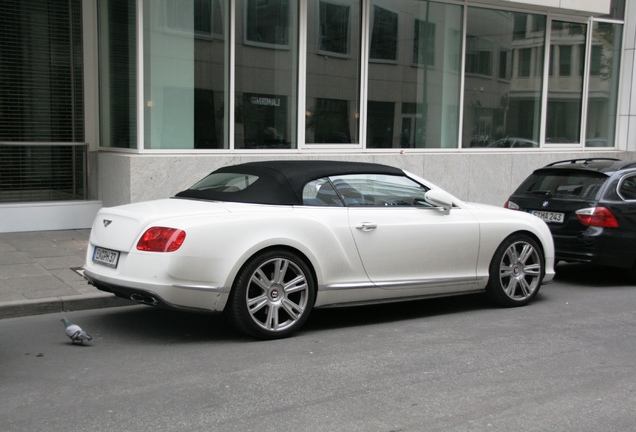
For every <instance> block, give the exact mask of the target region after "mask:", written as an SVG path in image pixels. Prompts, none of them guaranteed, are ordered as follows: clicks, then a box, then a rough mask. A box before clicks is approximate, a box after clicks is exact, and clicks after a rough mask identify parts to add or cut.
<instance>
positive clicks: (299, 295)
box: [226, 250, 316, 339]
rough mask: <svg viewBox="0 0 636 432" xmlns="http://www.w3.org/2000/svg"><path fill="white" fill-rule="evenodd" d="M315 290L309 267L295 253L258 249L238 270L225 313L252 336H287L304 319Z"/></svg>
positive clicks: (310, 305) (236, 325)
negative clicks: (259, 251) (261, 250)
mask: <svg viewBox="0 0 636 432" xmlns="http://www.w3.org/2000/svg"><path fill="white" fill-rule="evenodd" d="M315 291H316V289H315V282H314V278H313V276H312V272H311V269H310V268H309V266H308V265H307V264H306V263H305V261H304V260H303V259H301V258H300V257H299V256H298V255H297V254H295V253H293V252H289V251H285V250H269V251H265V252H261V253H259V254H257V255H255V256H254V257H252V258H251V259H250V260H249V261H248V262H247V263H246V264H245V265H244V266H243V268H242V269H241V270H240V271H239V273H238V275H237V277H236V280H235V282H234V286H233V287H232V292H231V293H230V298H229V301H228V307H227V308H226V315H227V316H228V318H229V319H230V321H231V322H232V323H233V324H234V326H235V327H236V328H237V329H238V330H240V331H242V332H244V333H247V334H248V335H251V336H254V337H256V338H259V339H279V338H283V337H287V336H289V335H291V334H292V333H293V332H295V331H296V330H298V329H299V328H300V327H301V326H302V325H303V324H304V322H305V321H306V320H307V317H308V316H309V313H310V312H311V309H312V307H313V305H314V299H315Z"/></svg>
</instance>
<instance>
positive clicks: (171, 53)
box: [143, 0, 227, 149]
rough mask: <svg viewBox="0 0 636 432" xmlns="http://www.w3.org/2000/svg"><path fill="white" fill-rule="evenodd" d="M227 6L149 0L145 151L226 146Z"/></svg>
mask: <svg viewBox="0 0 636 432" xmlns="http://www.w3.org/2000/svg"><path fill="white" fill-rule="evenodd" d="M223 5H224V2H222V1H221V0H179V1H176V0H145V2H144V18H143V20H144V21H143V22H144V37H143V40H144V50H143V52H144V59H143V60H144V74H145V76H144V101H143V103H144V110H145V111H144V137H145V143H144V147H145V148H152V149H192V148H201V149H208V148H212V149H216V148H227V144H226V141H227V140H226V139H225V127H224V126H225V124H224V118H225V115H224V105H225V101H224V98H225V91H224V83H225V70H226V64H225V58H226V55H225V52H226V46H225V39H226V38H225V36H224V31H225V29H224V27H223V23H224V19H223V18H224V17H225V10H224V7H223ZM202 14H205V16H203V15H202Z"/></svg>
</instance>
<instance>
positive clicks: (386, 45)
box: [369, 5, 398, 62]
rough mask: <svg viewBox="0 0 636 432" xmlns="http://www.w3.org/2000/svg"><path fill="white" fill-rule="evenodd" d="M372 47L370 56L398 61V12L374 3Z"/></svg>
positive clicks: (378, 59) (374, 58) (376, 58)
mask: <svg viewBox="0 0 636 432" xmlns="http://www.w3.org/2000/svg"><path fill="white" fill-rule="evenodd" d="M371 20H372V22H373V24H372V28H371V47H370V49H369V58H370V59H372V60H376V61H382V60H385V61H393V62H394V61H396V60H397V44H398V14H397V13H396V12H393V11H391V10H388V9H385V8H383V7H380V6H378V5H373V9H372V16H371Z"/></svg>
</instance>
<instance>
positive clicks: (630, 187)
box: [618, 175, 636, 200]
mask: <svg viewBox="0 0 636 432" xmlns="http://www.w3.org/2000/svg"><path fill="white" fill-rule="evenodd" d="M618 195H619V196H620V197H621V198H622V199H624V200H636V176H633V175H631V176H625V177H623V178H622V179H621V182H620V185H619V186H618Z"/></svg>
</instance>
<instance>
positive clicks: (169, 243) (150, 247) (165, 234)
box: [137, 227, 186, 252]
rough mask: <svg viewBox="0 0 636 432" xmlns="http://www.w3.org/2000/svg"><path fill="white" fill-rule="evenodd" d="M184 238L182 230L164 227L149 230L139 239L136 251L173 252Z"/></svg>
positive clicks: (184, 234)
mask: <svg viewBox="0 0 636 432" xmlns="http://www.w3.org/2000/svg"><path fill="white" fill-rule="evenodd" d="M185 238H186V233H185V231H183V230H180V229H176V228H166V227H152V228H149V229H148V230H147V231H146V232H145V233H144V234H143V235H142V236H141V239H139V242H138V243H137V250H140V251H147V252H174V251H176V250H177V249H179V248H180V247H181V245H182V244H183V241H184V240H185Z"/></svg>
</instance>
